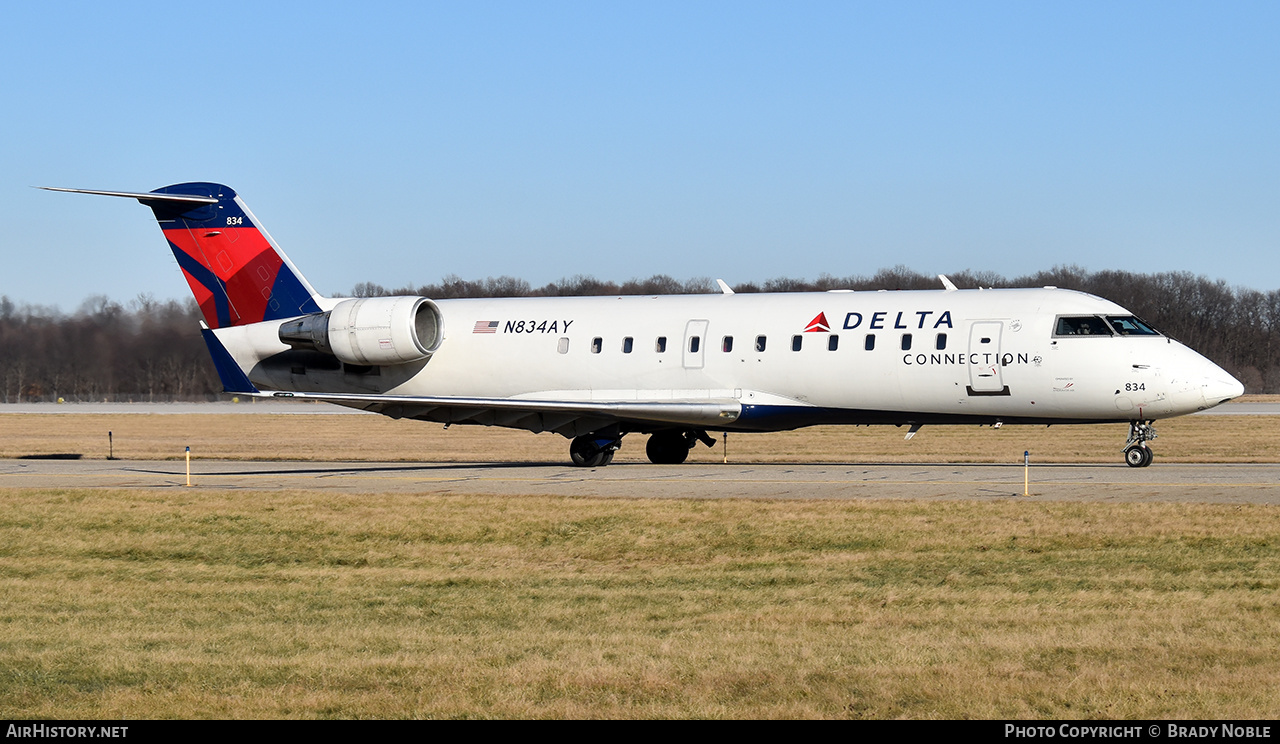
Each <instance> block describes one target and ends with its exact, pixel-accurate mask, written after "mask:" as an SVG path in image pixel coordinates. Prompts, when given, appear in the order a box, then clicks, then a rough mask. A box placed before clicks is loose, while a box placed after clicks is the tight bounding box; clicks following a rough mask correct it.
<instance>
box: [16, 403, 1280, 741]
mask: <svg viewBox="0 0 1280 744" xmlns="http://www.w3.org/2000/svg"><path fill="white" fill-rule="evenodd" d="M1276 424H1277V422H1276V421H1275V419H1274V418H1273V417H1262V416H1241V417H1196V418H1184V419H1175V420H1172V421H1169V422H1166V423H1163V424H1161V426H1160V432H1161V435H1162V436H1161V438H1160V439H1159V440H1158V441H1157V442H1156V445H1157V446H1158V448H1159V449H1158V451H1159V457H1160V459H1161V461H1170V460H1173V461H1177V460H1184V461H1185V460H1191V461H1195V460H1204V461H1214V460H1217V461H1236V460H1248V461H1276V460H1277V458H1278V457H1280V451H1278V450H1277V446H1278V445H1277V444H1276V443H1275V441H1274V440H1275V439H1276V437H1274V435H1273V432H1274V431H1275V430H1276ZM108 430H111V431H113V432H114V438H115V446H116V454H117V456H123V457H127V458H156V457H180V456H181V454H182V448H183V447H185V446H188V445H190V446H191V447H192V449H193V451H195V452H196V453H197V454H198V456H201V457H207V458H215V457H218V458H255V457H257V458H261V457H283V458H294V459H317V460H326V459H355V460H387V459H401V460H412V461H422V460H428V461H430V460H461V461H477V460H519V461H532V462H548V463H555V464H562V463H563V462H564V461H565V459H566V458H565V450H566V442H565V440H564V439H562V438H561V437H558V436H554V435H541V436H535V435H532V434H528V433H524V432H510V431H505V430H494V429H476V428H464V427H453V428H452V429H451V430H450V431H447V432H446V431H442V430H441V428H440V427H439V426H436V425H429V424H422V423H419V422H406V421H391V420H388V419H384V418H381V417H374V416H349V415H348V416H311V415H308V416H272V415H213V416H202V415H189V416H184V415H127V416H105V415H5V416H0V457H14V456H21V455H30V454H42V453H43V454H47V453H52V452H81V453H84V454H86V455H87V456H90V457H105V455H106V431H108ZM1124 433H1125V427H1123V426H1102V427H1053V428H1051V429H1048V430H1046V429H1043V428H1036V429H1032V428H1025V427H1023V428H1019V427H1004V428H1002V429H1000V430H998V431H996V430H991V429H987V428H983V429H979V428H973V427H967V428H942V427H939V428H930V427H926V428H925V429H924V430H923V431H922V432H921V433H920V434H919V435H917V436H916V438H915V439H913V440H912V441H910V442H904V441H902V438H901V436H902V430H898V429H893V428H873V429H836V428H820V429H811V430H806V431H802V432H791V433H782V434H772V435H733V436H731V437H730V443H729V456H730V460H731V461H734V462H746V461H755V462H779V461H780V462H790V461H810V462H831V461H844V462H848V461H859V460H861V461H903V460H917V461H955V462H965V461H994V462H1001V461H1018V460H1020V459H1021V454H1022V450H1023V449H1031V450H1032V451H1033V453H1035V456H1036V457H1037V459H1038V460H1040V461H1052V460H1057V461H1063V460H1066V461H1104V462H1112V461H1115V460H1116V459H1118V456H1119V448H1120V445H1121V444H1122V440H1123V437H1124ZM633 439H634V440H636V441H634V442H633V441H632V440H633ZM721 457H722V452H721V451H720V450H719V449H718V448H717V449H716V450H714V451H712V450H707V449H705V448H701V447H700V448H699V449H697V450H695V458H697V459H701V460H704V461H705V460H713V461H719V460H720V458H721ZM642 458H643V438H637V437H631V438H628V440H627V447H626V448H625V449H624V450H623V451H622V457H621V458H620V459H631V460H639V459H642ZM424 488H430V486H424ZM0 499H3V503H4V505H5V509H4V510H3V512H0V716H4V717H20V718H26V717H36V718H89V719H93V718H157V717H182V718H189V717H216V718H282V717H284V718H287V717H305V718H312V717H329V718H359V717H380V718H401V717H506V718H511V717H520V718H531V717H627V718H647V717H726V718H744V717H751V718H775V717H803V718H894V717H904V718H1193V719H1199V718H1216V719H1224V718H1274V717H1276V716H1277V715H1280V697H1277V696H1276V694H1275V689H1276V688H1277V686H1278V685H1280V655H1277V654H1276V653H1275V652H1274V645H1275V638H1276V637H1277V635H1278V634H1280V592H1278V591H1277V590H1278V589H1280V578H1278V577H1280V571H1278V569H1280V539H1278V538H1280V519H1278V517H1280V514H1278V513H1277V507H1274V506H1266V505H1223V504H1195V503H1154V502H1149V503H1111V502H1106V503H1104V502H1100V501H1099V502H1088V503H1070V502H1052V503H1046V502H1027V501H1023V500H1019V499H1008V500H990V501H982V502H974V501H962V500H928V501H925V500H892V501H890V500H883V501H876V500H842V501H835V500H831V501H825V500H788V501H781V500H779V501H771V500H733V499H724V500H713V501H702V500H696V501H695V500H664V499H635V500H628V499H597V498H558V497H550V496H546V495H538V496H533V495H529V496H505V497H498V496H484V495H481V496H466V497H455V496H445V495H440V494H434V493H430V492H424V493H401V494H363V495H344V494H336V493H333V492H320V491H274V492H253V491H240V490H234V491H233V490H214V489H209V490H205V489H200V490H198V491H192V490H181V489H176V490H175V489H148V490H107V489H101V490H88V489H86V490H38V489H10V490H0Z"/></svg>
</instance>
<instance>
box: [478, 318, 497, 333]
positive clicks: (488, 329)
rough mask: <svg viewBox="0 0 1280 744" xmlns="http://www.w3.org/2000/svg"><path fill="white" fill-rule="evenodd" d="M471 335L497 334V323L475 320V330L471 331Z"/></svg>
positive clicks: (494, 321)
mask: <svg viewBox="0 0 1280 744" xmlns="http://www.w3.org/2000/svg"><path fill="white" fill-rule="evenodd" d="M471 332H472V333H497V332H498V321H496V320H477V321H476V325H475V328H472V329H471Z"/></svg>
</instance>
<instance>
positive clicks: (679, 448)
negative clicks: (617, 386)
mask: <svg viewBox="0 0 1280 744" xmlns="http://www.w3.org/2000/svg"><path fill="white" fill-rule="evenodd" d="M698 442H702V443H703V444H705V445H707V446H708V447H714V446H715V445H716V440H715V439H713V438H712V437H711V436H710V435H709V434H707V433H706V432H705V431H703V430H701V429H664V430H662V431H655V432H654V433H653V434H652V435H650V437H649V442H648V444H646V445H645V448H644V451H645V454H646V455H648V456H649V462H652V463H654V464H655V465H679V464H680V463H682V462H684V461H685V459H687V458H688V457H689V450H691V449H693V447H694V445H696V444H697V443H698ZM620 449H622V434H621V432H619V431H617V430H616V429H615V430H612V431H611V430H603V431H594V432H591V433H590V434H583V435H582V436H580V437H575V438H574V440H573V441H572V442H571V443H570V444H569V457H570V458H572V459H573V464H574V465H577V466H578V467H580V468H602V467H604V466H605V465H608V464H609V463H611V462H613V453H615V452H617V451H618V450H620Z"/></svg>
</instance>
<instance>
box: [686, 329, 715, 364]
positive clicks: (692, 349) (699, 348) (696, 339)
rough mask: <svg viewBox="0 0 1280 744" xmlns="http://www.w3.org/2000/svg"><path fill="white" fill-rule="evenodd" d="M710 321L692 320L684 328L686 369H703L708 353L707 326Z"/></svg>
mask: <svg viewBox="0 0 1280 744" xmlns="http://www.w3.org/2000/svg"><path fill="white" fill-rule="evenodd" d="M709 324H710V323H709V321H706V320H691V321H689V323H688V324H687V325H686V326H685V327H684V368H685V369H702V364H703V358H704V357H705V356H706V351H707V326H708V325H709Z"/></svg>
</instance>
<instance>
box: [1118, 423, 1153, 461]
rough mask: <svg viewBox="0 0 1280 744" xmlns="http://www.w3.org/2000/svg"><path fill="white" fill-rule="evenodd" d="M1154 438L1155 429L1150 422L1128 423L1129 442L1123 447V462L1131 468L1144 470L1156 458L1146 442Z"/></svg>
mask: <svg viewBox="0 0 1280 744" xmlns="http://www.w3.org/2000/svg"><path fill="white" fill-rule="evenodd" d="M1155 438H1156V430H1155V427H1153V426H1152V425H1151V422H1150V421H1130V422H1129V441H1127V442H1125V445H1124V462H1125V464H1126V465H1128V466H1129V467H1131V468H1145V467H1147V466H1148V465H1150V464H1151V461H1152V460H1154V459H1155V458H1156V453H1155V452H1152V451H1151V448H1150V447H1148V446H1147V442H1150V441H1151V440H1152V439H1155Z"/></svg>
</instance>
